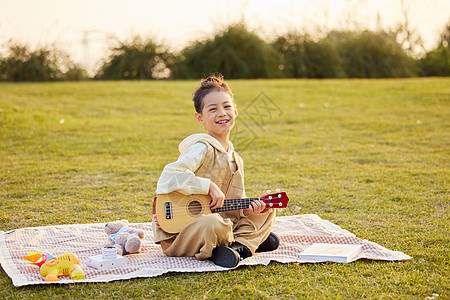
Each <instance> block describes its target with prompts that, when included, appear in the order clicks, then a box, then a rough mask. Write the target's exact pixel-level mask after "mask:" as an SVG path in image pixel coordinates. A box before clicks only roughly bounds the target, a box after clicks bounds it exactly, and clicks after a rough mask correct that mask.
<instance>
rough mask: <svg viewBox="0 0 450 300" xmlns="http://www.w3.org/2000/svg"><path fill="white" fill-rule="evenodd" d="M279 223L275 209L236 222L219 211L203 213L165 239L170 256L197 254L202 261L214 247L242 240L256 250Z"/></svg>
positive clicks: (165, 248)
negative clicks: (276, 219) (276, 223)
mask: <svg viewBox="0 0 450 300" xmlns="http://www.w3.org/2000/svg"><path fill="white" fill-rule="evenodd" d="M274 223H275V210H274V209H269V210H268V211H267V212H265V213H262V214H257V215H252V216H249V217H246V218H241V219H239V221H238V222H237V223H236V224H233V223H232V222H231V220H230V219H229V218H225V219H224V218H223V217H222V216H221V215H219V214H210V215H204V216H201V217H199V218H197V219H195V220H194V221H192V222H191V223H189V224H188V225H186V226H185V227H183V229H182V230H181V232H180V233H179V234H178V235H177V236H175V237H174V238H172V239H170V240H165V241H161V247H162V249H163V251H164V253H165V254H166V255H168V256H195V257H196V258H197V259H199V260H204V259H207V258H209V257H211V254H212V251H213V249H214V248H216V247H219V246H227V245H229V244H231V243H232V242H239V243H241V244H243V245H245V246H247V248H249V249H250V251H252V253H255V250H256V249H257V248H258V246H259V245H260V244H261V243H262V242H264V241H265V240H266V238H267V237H268V236H269V234H270V231H271V230H272V228H273V224H274Z"/></svg>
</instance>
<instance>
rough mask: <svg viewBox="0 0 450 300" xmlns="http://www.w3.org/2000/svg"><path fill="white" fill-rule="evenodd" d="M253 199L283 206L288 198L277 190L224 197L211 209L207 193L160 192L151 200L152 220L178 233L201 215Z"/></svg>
mask: <svg viewBox="0 0 450 300" xmlns="http://www.w3.org/2000/svg"><path fill="white" fill-rule="evenodd" d="M254 200H262V201H264V202H265V203H266V207H272V208H284V207H286V206H287V203H288V201H289V198H288V196H287V195H286V193H285V192H277V193H274V194H270V195H264V196H261V197H259V198H243V199H225V201H224V203H223V206H222V207H221V208H216V209H213V210H211V208H210V207H209V205H210V203H211V197H210V196H209V195H183V194H180V193H177V192H172V193H169V194H160V195H158V196H157V197H155V200H154V201H153V221H155V222H156V224H157V226H158V227H159V228H161V229H162V230H164V231H165V232H167V233H179V232H180V231H181V229H182V228H183V227H184V226H185V225H187V224H189V223H190V222H192V221H193V220H195V219H196V218H198V217H200V216H202V215H208V214H211V213H217V212H223V211H230V210H238V209H246V208H248V207H249V206H250V203H251V202H252V201H254Z"/></svg>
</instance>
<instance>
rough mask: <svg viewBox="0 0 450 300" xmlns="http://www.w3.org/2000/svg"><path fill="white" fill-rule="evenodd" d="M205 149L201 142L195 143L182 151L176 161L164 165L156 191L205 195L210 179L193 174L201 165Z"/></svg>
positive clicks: (159, 192) (207, 191)
mask: <svg viewBox="0 0 450 300" xmlns="http://www.w3.org/2000/svg"><path fill="white" fill-rule="evenodd" d="M207 151H208V149H207V146H206V145H205V144H203V143H195V144H193V145H192V146H190V147H189V148H187V149H186V150H185V151H183V153H181V155H180V157H179V158H178V160H177V161H176V162H173V163H170V164H168V165H166V166H165V167H164V170H163V171H162V173H161V177H160V178H159V180H158V184H157V188H156V193H157V194H168V193H171V192H179V193H181V194H184V195H192V194H203V195H207V194H208V193H209V183H210V179H207V178H203V177H199V176H196V175H195V174H194V172H195V171H196V170H197V169H198V168H199V167H200V166H201V165H202V163H203V161H204V159H205V157H206V153H207Z"/></svg>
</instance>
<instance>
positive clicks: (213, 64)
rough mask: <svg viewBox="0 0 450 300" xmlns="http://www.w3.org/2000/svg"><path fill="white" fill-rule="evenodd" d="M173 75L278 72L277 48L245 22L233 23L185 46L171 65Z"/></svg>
mask: <svg viewBox="0 0 450 300" xmlns="http://www.w3.org/2000/svg"><path fill="white" fill-rule="evenodd" d="M172 69H173V70H172V71H173V76H174V78H199V77H201V76H202V75H203V74H209V73H214V72H220V73H222V75H223V76H224V77H225V78H229V79H231V78H273V77H277V76H278V57H277V54H276V52H275V51H274V50H273V49H272V48H271V47H270V45H268V44H266V43H265V42H264V41H263V40H262V39H261V38H260V37H259V36H258V35H256V34H255V33H253V32H250V31H248V29H247V27H246V26H245V25H244V24H233V25H230V26H229V27H227V28H226V29H225V30H224V31H222V32H219V33H217V34H216V35H215V36H214V38H212V39H209V40H205V41H200V42H195V43H194V44H193V45H191V46H188V47H186V48H184V49H183V50H182V51H181V54H180V55H179V57H178V59H177V60H176V61H175V63H174V65H173V66H172Z"/></svg>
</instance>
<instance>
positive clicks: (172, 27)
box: [0, 0, 450, 72]
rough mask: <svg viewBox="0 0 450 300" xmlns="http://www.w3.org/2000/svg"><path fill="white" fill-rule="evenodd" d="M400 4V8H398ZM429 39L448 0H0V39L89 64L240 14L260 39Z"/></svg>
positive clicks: (428, 45) (184, 41)
mask: <svg viewBox="0 0 450 300" xmlns="http://www.w3.org/2000/svg"><path fill="white" fill-rule="evenodd" d="M404 12H406V13H404ZM405 16H407V17H408V24H409V27H410V29H411V30H413V32H416V33H417V35H418V36H419V37H420V38H421V40H422V41H423V44H424V47H425V49H427V50H429V49H432V48H433V47H435V45H436V43H437V41H438V39H439V35H440V34H441V33H442V31H443V29H444V26H445V24H446V23H447V22H449V20H450V1H448V0H426V1H425V0H208V1H205V0H185V1H183V0H166V1H161V0H0V44H1V45H3V51H4V49H5V45H6V42H7V41H8V40H10V39H13V40H15V41H20V42H23V43H27V44H28V45H29V46H31V47H38V46H39V45H44V46H45V45H49V44H52V45H55V46H56V47H58V48H59V49H61V50H64V51H66V52H67V53H68V54H69V55H70V56H71V58H72V60H74V61H75V62H77V63H80V64H81V65H82V66H84V67H86V68H87V69H88V70H89V71H90V72H94V70H95V69H96V67H97V66H98V65H99V63H100V61H101V60H102V59H105V58H106V57H107V53H108V51H107V50H108V47H110V46H111V45H113V44H114V42H115V41H117V40H118V39H119V40H124V39H127V38H129V37H131V36H133V35H141V36H151V37H152V38H153V39H154V40H156V41H157V42H159V43H162V44H164V45H168V46H169V47H170V48H171V49H172V50H173V51H177V50H180V49H182V48H183V47H184V46H186V45H188V44H189V43H190V42H192V41H195V40H198V39H204V38H208V37H210V36H212V35H213V34H214V33H215V32H218V31H219V30H221V29H223V28H224V27H225V26H226V25H228V24H231V23H233V22H238V21H242V20H244V21H245V22H246V24H247V25H248V27H249V29H251V30H254V31H256V32H257V33H258V34H260V36H262V37H263V38H265V39H268V40H269V39H270V38H271V37H273V36H275V35H277V34H283V33H284V32H287V31H288V30H292V29H295V30H299V31H300V32H308V33H312V34H316V35H320V33H324V32H327V31H328V30H330V29H355V28H365V29H372V30H375V29H379V28H384V29H391V28H394V27H395V26H396V25H398V24H400V23H402V22H404V20H405Z"/></svg>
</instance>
